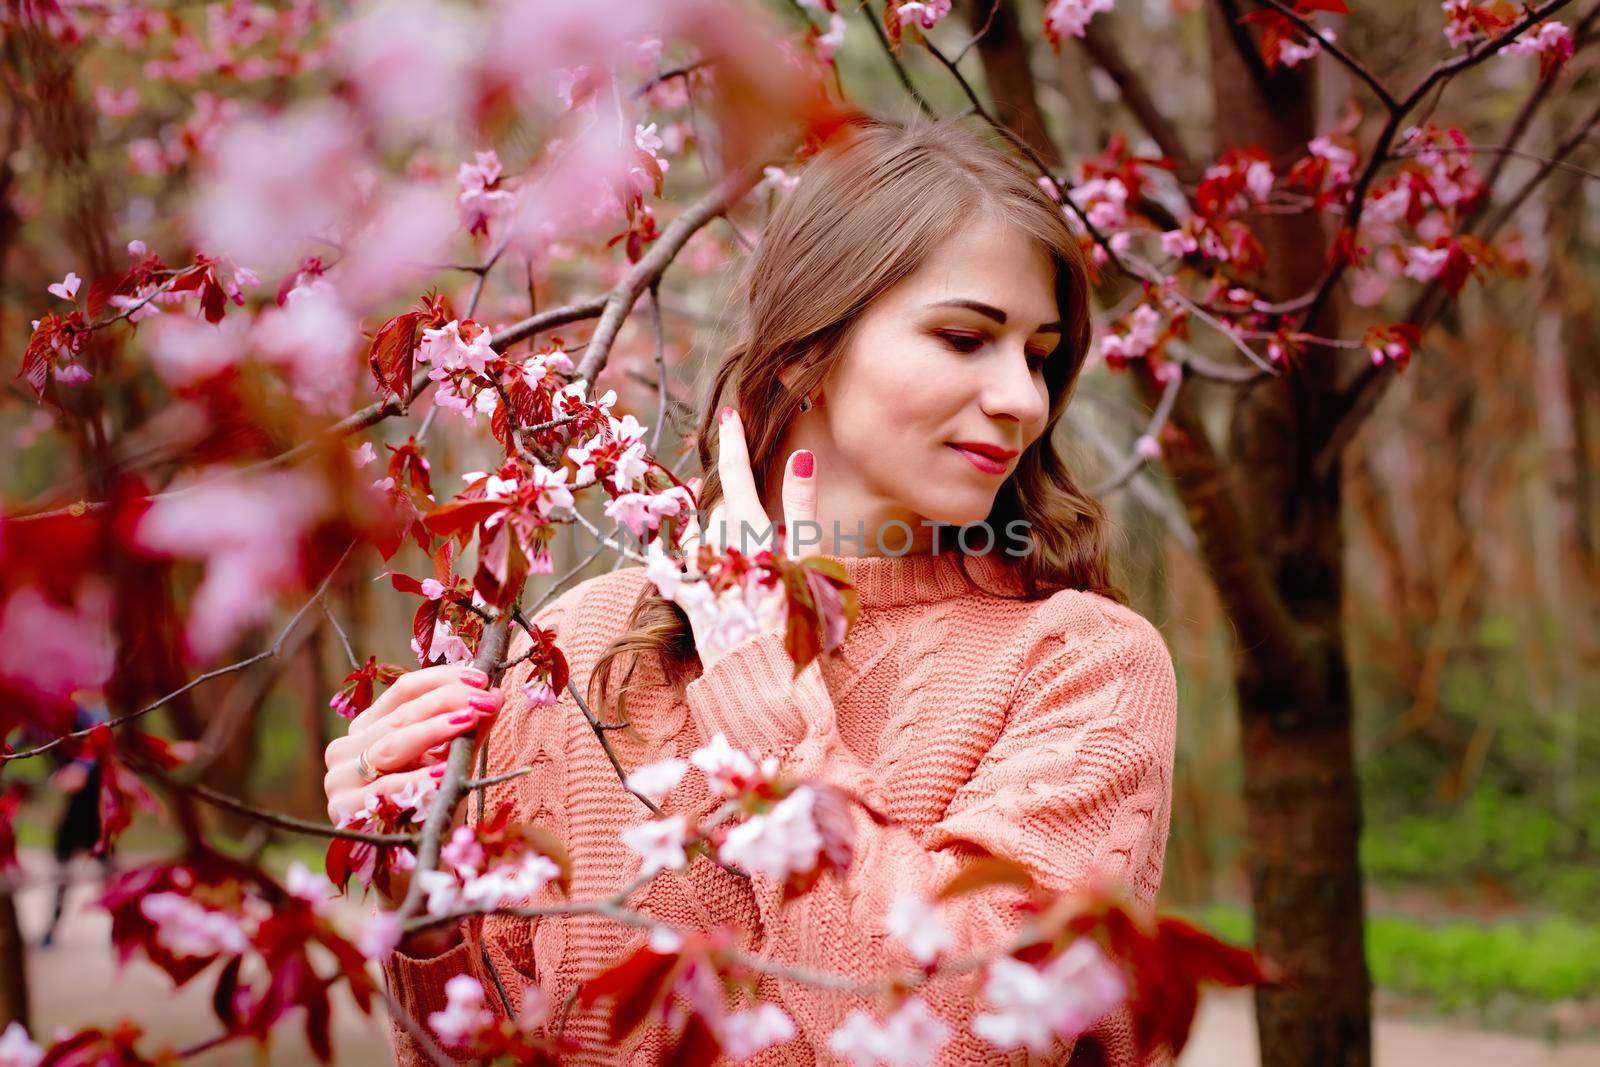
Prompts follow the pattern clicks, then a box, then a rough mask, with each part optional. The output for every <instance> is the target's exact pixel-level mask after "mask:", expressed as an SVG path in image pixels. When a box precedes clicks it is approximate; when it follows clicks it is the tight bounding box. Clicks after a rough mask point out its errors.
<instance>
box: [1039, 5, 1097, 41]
mask: <svg viewBox="0 0 1600 1067" xmlns="http://www.w3.org/2000/svg"><path fill="white" fill-rule="evenodd" d="M1113 3H1114V0H1050V5H1049V6H1048V7H1046V8H1045V9H1044V25H1045V31H1046V32H1047V33H1048V34H1050V35H1051V36H1052V37H1053V38H1059V37H1082V36H1083V33H1084V30H1086V29H1087V28H1088V26H1089V20H1090V19H1092V18H1094V17H1095V16H1096V15H1098V14H1100V13H1101V12H1104V11H1110V10H1111V7H1112V4H1113Z"/></svg>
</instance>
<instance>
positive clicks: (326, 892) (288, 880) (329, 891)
mask: <svg viewBox="0 0 1600 1067" xmlns="http://www.w3.org/2000/svg"><path fill="white" fill-rule="evenodd" d="M283 887H284V888H285V889H287V890H288V891H289V895H290V896H292V897H298V898H299V899H301V900H303V901H305V902H306V903H307V904H310V905H311V910H312V911H315V912H319V913H322V914H327V913H328V910H329V904H330V902H331V901H332V900H333V883H332V882H330V881H328V878H327V876H326V875H321V874H312V873H311V868H309V867H307V866H306V865H305V864H304V863H303V862H301V861H300V860H294V861H292V862H291V863H290V864H289V869H288V871H287V872H285V874H284V879H283Z"/></svg>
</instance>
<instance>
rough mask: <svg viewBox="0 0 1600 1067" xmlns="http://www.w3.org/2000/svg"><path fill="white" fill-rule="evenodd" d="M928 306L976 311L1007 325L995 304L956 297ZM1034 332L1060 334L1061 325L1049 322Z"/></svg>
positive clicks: (1004, 314)
mask: <svg viewBox="0 0 1600 1067" xmlns="http://www.w3.org/2000/svg"><path fill="white" fill-rule="evenodd" d="M928 306H929V307H931V308H941V307H947V308H966V309H967V310H968V311H976V312H977V313H978V314H980V315H984V316H987V317H988V318H991V319H993V320H994V321H996V322H998V323H999V324H1000V325H1002V326H1004V325H1005V324H1006V313H1005V312H1004V311H1001V310H1000V309H999V308H997V307H995V306H994V305H993V304H985V303H984V302H983V301H982V300H968V299H967V298H966V297H956V298H954V299H951V300H936V301H934V302H933V303H931V304H929V305H928ZM1033 332H1034V333H1060V332H1061V323H1059V322H1047V323H1045V324H1044V325H1043V326H1040V327H1039V328H1038V329H1037V330H1034V331H1033Z"/></svg>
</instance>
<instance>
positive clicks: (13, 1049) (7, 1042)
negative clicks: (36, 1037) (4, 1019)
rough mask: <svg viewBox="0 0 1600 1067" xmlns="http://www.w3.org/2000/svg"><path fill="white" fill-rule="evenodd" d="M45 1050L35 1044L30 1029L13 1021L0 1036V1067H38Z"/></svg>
mask: <svg viewBox="0 0 1600 1067" xmlns="http://www.w3.org/2000/svg"><path fill="white" fill-rule="evenodd" d="M43 1059H44V1049H42V1048H40V1047H39V1046H38V1045H35V1044H34V1043H33V1039H32V1038H30V1037H29V1036H28V1028H27V1027H25V1026H23V1025H22V1024H21V1023H20V1022H18V1021H17V1020H15V1019H13V1020H11V1025H9V1026H7V1027H6V1031H5V1033H3V1034H0V1067H38V1065H39V1062H40V1061H41V1060H43Z"/></svg>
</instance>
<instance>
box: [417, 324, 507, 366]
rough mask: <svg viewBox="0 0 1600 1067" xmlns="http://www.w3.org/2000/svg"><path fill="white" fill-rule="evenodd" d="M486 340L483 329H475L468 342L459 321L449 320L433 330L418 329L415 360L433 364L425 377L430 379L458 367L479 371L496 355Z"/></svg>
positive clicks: (487, 336)
mask: <svg viewBox="0 0 1600 1067" xmlns="http://www.w3.org/2000/svg"><path fill="white" fill-rule="evenodd" d="M489 340H490V337H489V331H487V330H480V331H478V332H477V334H476V335H475V336H474V337H473V338H472V340H471V341H467V340H464V339H463V338H462V336H461V322H460V321H459V320H457V319H451V320H450V321H449V322H447V323H445V324H444V325H443V326H441V327H439V328H438V329H436V330H423V331H422V343H421V344H420V345H418V346H417V361H418V362H421V363H432V364H433V370H431V371H429V372H428V377H430V378H432V379H433V380H434V381H438V380H439V379H440V378H443V377H444V376H445V375H447V374H453V373H455V372H456V371H461V370H470V371H472V372H473V373H475V374H483V373H485V367H486V365H487V364H488V362H489V361H490V360H492V359H496V358H498V357H497V355H496V353H495V350H494V348H493V346H492V345H491V344H490V343H489Z"/></svg>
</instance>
